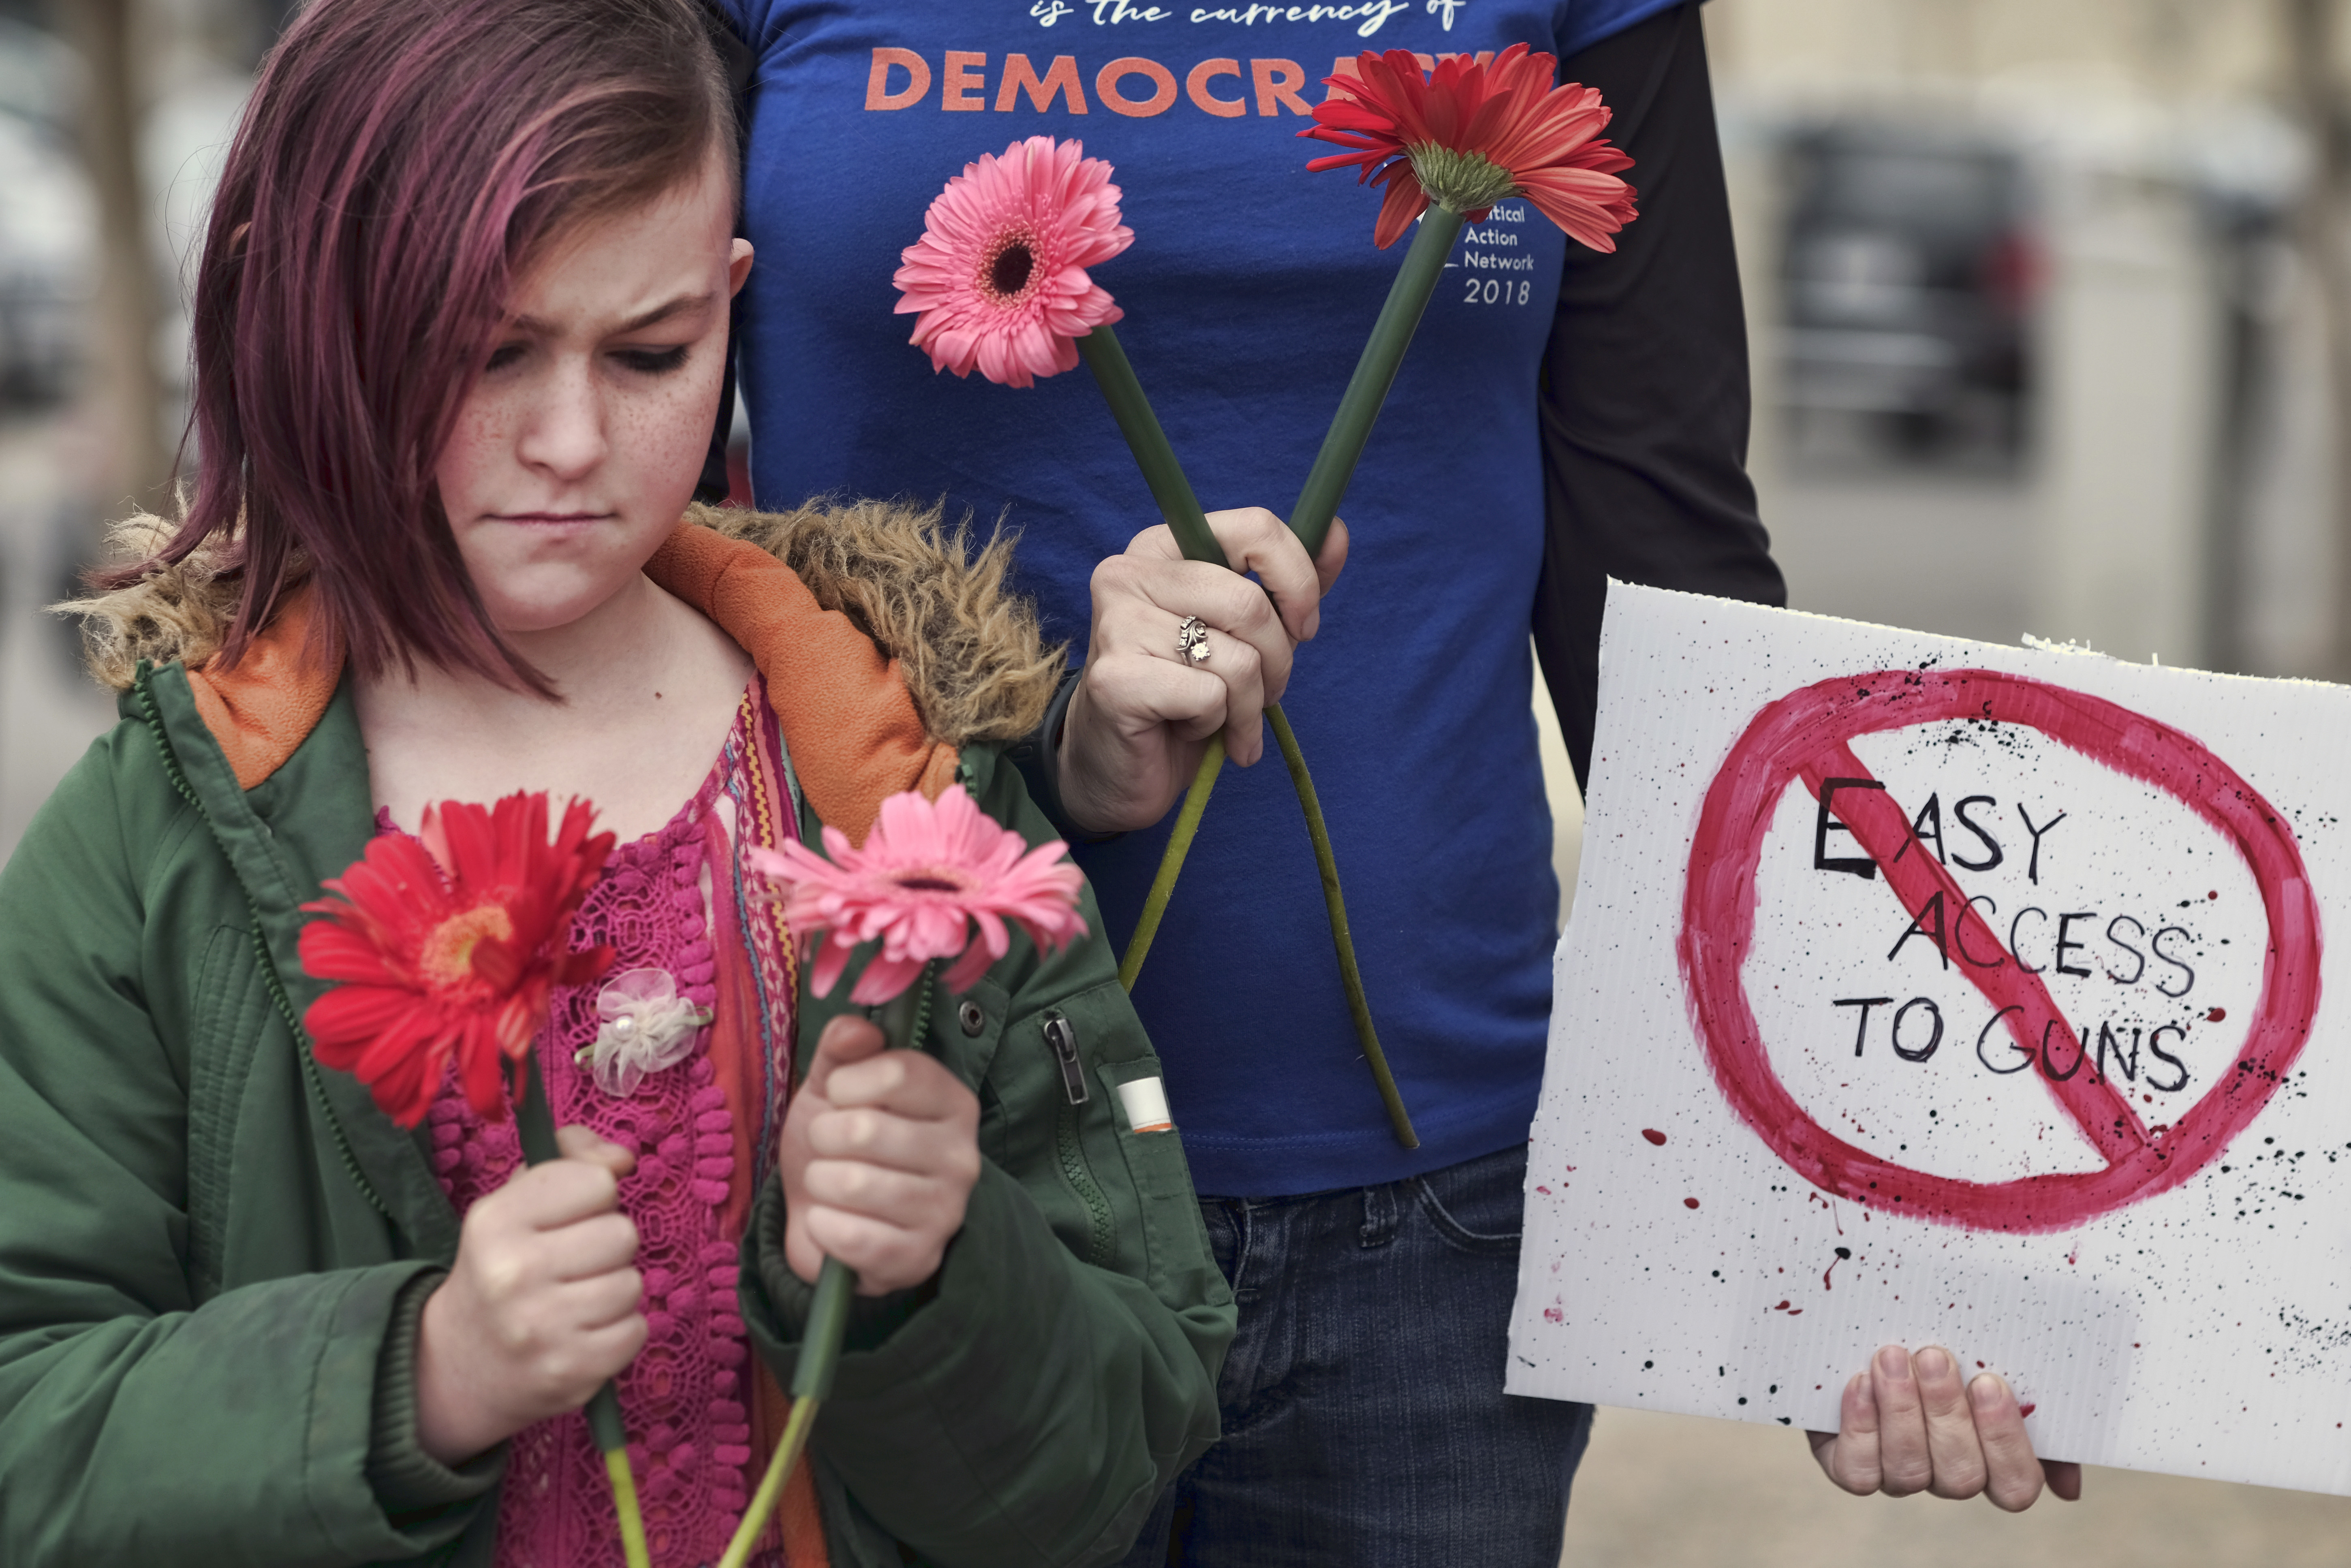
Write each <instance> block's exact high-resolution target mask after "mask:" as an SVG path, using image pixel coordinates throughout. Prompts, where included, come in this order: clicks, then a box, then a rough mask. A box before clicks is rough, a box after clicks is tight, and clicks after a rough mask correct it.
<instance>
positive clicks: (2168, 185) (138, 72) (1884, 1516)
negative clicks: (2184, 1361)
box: [0, 0, 2351, 1568]
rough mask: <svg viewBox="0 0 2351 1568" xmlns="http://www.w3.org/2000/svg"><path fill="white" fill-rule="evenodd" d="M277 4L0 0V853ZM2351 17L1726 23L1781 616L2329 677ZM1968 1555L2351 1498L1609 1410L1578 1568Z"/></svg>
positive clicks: (272, 31)
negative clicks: (2055, 1471) (2049, 1497)
mask: <svg viewBox="0 0 2351 1568" xmlns="http://www.w3.org/2000/svg"><path fill="white" fill-rule="evenodd" d="M294 8H295V6H294V5H293V4H292V0H0V858H5V855H6V853H7V852H8V850H9V849H10V848H11V847H13V845H14V844H15V842H16V839H17V836H18V835H19V834H20V833H21V832H22V831H23V828H24V824H25V822H26V819H27V818H28V817H29V816H30V814H31V813H32V811H33V810H35V809H36V808H37V806H38V805H39V803H40V801H41V800H43V799H44V798H45V797H46V796H47V793H48V791H49V789H50V788H51V787H52V786H53V785H54V784H55V782H56V780H57V778H58V777H59V776H60V775H61V774H62V773H63V772H64V771H65V769H66V768H68V767H69V766H71V764H72V762H73V761H74V759H75V758H77V757H78V756H79V755H80V753H81V751H82V749H83V748H84V747H86V746H87V745H88V743H89V740H90V738H91V737H94V736H96V735H97V734H98V733H99V732H100V731H101V730H102V729H103V728H104V727H106V726H107V725H108V724H110V722H111V719H112V712H113V705H112V703H111V701H110V700H109V699H108V698H107V697H105V696H104V695H101V694H100V693H99V691H98V690H97V688H96V687H94V686H92V685H90V684H89V682H88V681H87V680H85V679H84V678H83V677H82V676H81V675H80V674H78V666H77V662H76V649H75V642H74V638H73V635H72V634H71V632H70V631H69V630H68V628H66V627H65V626H63V625H61V624H59V623H57V622H55V621H54V620H52V619H50V618H48V617H46V616H44V615H42V614H41V613H40V612H39V611H40V606H42V605H44V604H46V603H48V602H52V601H55V600H57V599H58V598H60V597H62V596H63V595H65V594H66V593H67V592H68V591H70V590H71V587H72V584H73V580H74V578H75V575H76V574H77V573H78V571H79V570H81V569H82V568H83V567H84V566H85V565H86V564H87V563H88V562H89V561H90V560H92V559H96V558H97V556H98V555H99V552H100V551H101V550H102V549H103V531H104V525H105V523H106V521H107V520H108V519H110V518H113V517H120V516H121V515H122V514H123V513H124V512H125V511H126V510H128V509H129V507H131V505H132V503H133V502H134V501H136V502H140V503H142V504H146V505H150V506H152V505H155V504H157V503H159V502H160V500H161V499H162V495H163V486H164V482H165V476H167V475H168V473H169V471H170V466H171V456H172V452H173V450H174V449H175V448H176V446H177V444H178V440H179V433H180V428H181V425H182V423H183V420H184V418H185V392H186V388H185V382H186V361H187V348H186V345H187V328H186V318H185V308H184V303H183V282H184V280H185V279H186V277H187V276H188V272H189V266H190V255H189V253H190V248H191V246H192V245H193V241H194V237H195V235H197V233H198V232H199V224H200V220H201V216H202V214H203V211H204V203H205V200H206V197H207V193H208V192H209V190H210V186H211V181H212V178H213V174H214V170H215V168H216V166H217V162H218V159H219V157H220V153H221V152H222V149H223V147H224V146H225V141H226V140H227V137H228V135H229V133H230V131H231V130H232V129H233V127H234V125H235V119H236V115H237V113H238V111H239V110H240V108H241V106H242V104H243V102H244V99H245V95H246V91H247V89H248V87H249V84H250V81H251V78H252V71H253V68H254V66H255V64H256V61H257V60H258V59H259V58H260V57H261V55H262V53H263V52H264V51H265V50H266V47H268V44H269V42H270V40H271V39H272V38H273V37H275V36H276V33H277V29H278V28H279V27H280V26H282V25H283V23H284V21H285V20H286V17H287V15H288V14H290V13H291V11H292V10H293V9H294ZM2346 12H2351V0H1713V3H1712V4H1711V5H1708V8H1707V20H1708V38H1709V44H1710V48H1711V51H1712V57H1713V62H1714V69H1715V79H1716V87H1717V95H1718V99H1719V111H1720V115H1721V121H1722V130H1723V138H1724V152H1725V155H1726V161H1727V164H1728V168H1729V174H1730V180H1731V189H1732V201H1733V205H1734V216H1735V218H1736V220H1737V224H1738V227H1739V239H1740V253H1741V254H1740V262H1741V267H1742V270H1743V273H1744V277H1745V283H1746V292H1747V301H1748V311H1749V319H1750V334H1751V340H1752V343H1753V348H1754V361H1755V391H1756V421H1755V434H1754V444H1753V454H1752V467H1753V469H1754V472H1755V475H1756V478H1757V482H1758V486H1759V488H1760V490H1761V496H1762V504H1763V516H1764V520H1765V521H1766V523H1768V524H1769V525H1770V527H1771V533H1772V537H1773V540H1774V547H1775V550H1776V553H1777V554H1778V555H1779V557H1780V559H1781V561H1782V564H1783V566H1784V567H1785V569H1786V571H1787V575H1788V581H1789V586H1790V590H1791V593H1792V600H1793V602H1794V603H1795V605H1796V606H1797V607H1798V608H1800V609H1805V610H1814V611H1820V612H1826V613H1830V614H1835V615H1844V616H1852V617H1855V618H1857V619H1864V620H1870V621H1878V622H1888V623H1892V624H1897V625H1902V626H1908V627H1914V628H1917V629H1921V630H1925V631H1931V632H1949V633H1953V634H1956V635H1961V636H1968V637H1976V638H1982V639H1986V640H1991V641H1996V642H2014V641H2015V640H2016V639H2017V638H2018V637H2020V636H2021V635H2022V634H2024V633H2026V632H2033V633H2038V634H2040V635H2042V636H2046V637H2051V638H2056V639H2060V640H2068V641H2073V642H2077V643H2085V644H2087V645H2089V646H2092V647H2095V648H2097V649H2099V650H2101V651H2103V652H2105V653H2110V654H2113V655H2115V656H2116V657H2119V658H2126V659H2133V660H2146V659H2149V658H2157V657H2159V658H2160V659H2161V660H2163V661H2164V662H2166V663H2169V664H2189V665H2198V666H2201V667H2205V668H2210V669H2220V670H2230V671H2237V672H2242V673H2247V674H2276V675H2295V676H2311V677H2317V678H2323V679H2334V680H2341V679H2346V678H2351V439H2346V436H2351V392H2346V389H2351V210H2346V209H2347V208H2351V117H2347V116H2346V94H2351V38H2346V37H2345V35H2346V33H2347V32H2351V17H2346ZM1538 707H1539V710H1540V709H1541V704H1539V705H1538ZM1553 756H1554V758H1556V759H1557V760H1556V766H1555V767H1554V769H1553V775H1554V777H1553V780H1552V782H1553V798H1554V802H1555V804H1556V806H1557V808H1558V817H1559V823H1560V841H1559V844H1558V846H1557V848H1558V859H1559V862H1560V865H1561V869H1562V881H1563V883H1564V884H1565V885H1566V886H1568V887H1571V888H1572V887H1573V880H1574V864H1575V858H1576V849H1577V842H1578V834H1579V832H1580V826H1581V821H1582V812H1581V808H1580V805H1579V803H1578V802H1577V800H1576V799H1575V795H1574V789H1573V781H1572V780H1571V779H1568V777H1567V774H1566V768H1565V764H1564V758H1563V756H1561V755H1560V754H1559V753H1558V752H1557V750H1556V747H1554V748H1553ZM1995 1554H1997V1555H1998V1556H1999V1557H2000V1559H2001V1561H2003V1562H2004V1563H2008V1564H2011V1565H2014V1568H2034V1565H2038V1564H2043V1563H2048V1564H2056V1563H2068V1564H2074V1563H2130V1564H2133V1565H2134V1568H2163V1565H2167V1564H2173V1563H2178V1564H2183V1565H2184V1564H2190V1563H2193V1564H2196V1565H2198V1568H2209V1565H2210V1564H2214V1563H2238V1562H2245V1563H2252V1562H2260V1563H2263V1564H2265V1565H2266V1568H2301V1565H2304V1564H2321V1563H2325V1564H2351V1501H2346V1500H2336V1499H2330V1498H2318V1497H2312V1496H2305V1495H2300V1494H2294V1493H2286V1492H2278V1491H2270V1490H2261V1489H2257V1488H2249V1487H2228V1486H2222V1485H2219V1484H2216V1483H2211V1482H2204V1481H2188V1480H2172V1479H2163V1478H2156V1477H2146V1476H2134V1475H2128V1474H2125V1473H2122V1472H2117V1471H2100V1472H2095V1473H2094V1474H2093V1475H2092V1476H2091V1477H2090V1479H2089V1498H2088V1500H2086V1501H2085V1502H2083V1503H2081V1504H2078V1505H2074V1506H2072V1507H2064V1506H2060V1505H2053V1504H2049V1503H2044V1504H2043V1505H2042V1506H2040V1507H2037V1508H2035V1509H2034V1510H2032V1511H2031V1512H2030V1513H2028V1514H2026V1515H2024V1516H2022V1517H2021V1518H2016V1519H2011V1518H2008V1517H2006V1516H2002V1515H2000V1514H1998V1513H1997V1512H1996V1511H1993V1510H1991V1508H1990V1507H1988V1506H1986V1505H1982V1504H1970V1505H1963V1504H1951V1503H1942V1502H1938V1501H1934V1500H1917V1499H1914V1500H1907V1501H1901V1502H1896V1501H1892V1500H1885V1499H1875V1500H1851V1499H1847V1498H1844V1497H1843V1496H1842V1495H1840V1494H1838V1493H1836V1492H1834V1490H1832V1489H1830V1488H1829V1487H1828V1485H1827V1483H1826V1482H1825V1481H1823V1480H1822V1479H1819V1478H1818V1477H1817V1475H1815V1474H1814V1473H1813V1469H1812V1464H1811V1461H1810V1459H1809V1458H1807V1457H1806V1455H1805V1453H1804V1448H1803V1444H1802V1439H1801V1438H1800V1437H1796V1436H1794V1435H1792V1434H1790V1433H1786V1432H1783V1431H1781V1430H1778V1429H1777V1428H1772V1429H1765V1428H1761V1427H1742V1426H1737V1425H1732V1424H1728V1423H1715V1422H1702V1421H1695V1420H1687V1419H1682V1418H1678V1417H1672V1416H1657V1415H1655V1414H1635V1413H1630V1412H1618V1411H1604V1412H1603V1413H1602V1415H1601V1416H1600V1421H1599V1426H1598V1428H1597V1432H1596V1436H1595V1440H1594V1442H1593V1448H1592V1453H1591V1457H1590V1458H1589V1459H1588V1460H1587V1462H1586V1464H1585V1467H1584V1469H1583V1474H1582V1477H1581V1479H1579V1482H1578V1485H1577V1489H1576V1498H1575V1505H1574V1508H1573V1511H1572V1513H1571V1518H1570V1523H1569V1527H1568V1539H1567V1542H1566V1554H1565V1557H1564V1559H1563V1561H1564V1563H1567V1564H1570V1565H1573V1568H1603V1565H1616V1564H1634V1563H1641V1564H1682V1563H1688V1564H1715V1563H1738V1564H1753V1565H1758V1568H1774V1565H1777V1564H1782V1563H1786V1564H1791V1565H1794V1564H1803V1565H1805V1568H1846V1565H1853V1568H1860V1565H1862V1564H1872V1565H1893V1568H1940V1565H1942V1564H1946V1563H1949V1564H1953V1565H1958V1564H1961V1563H1965V1564H1967V1565H1969V1568H1977V1565H1979V1564H1980V1563H1982V1562H1983V1561H1985V1560H1987V1559H1988V1558H1989V1557H1991V1556H1993V1555H1995Z"/></svg>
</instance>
